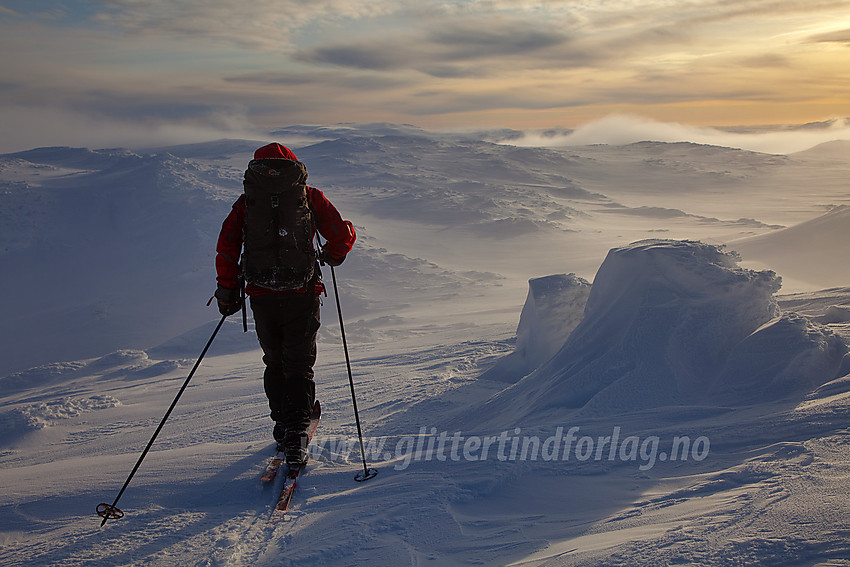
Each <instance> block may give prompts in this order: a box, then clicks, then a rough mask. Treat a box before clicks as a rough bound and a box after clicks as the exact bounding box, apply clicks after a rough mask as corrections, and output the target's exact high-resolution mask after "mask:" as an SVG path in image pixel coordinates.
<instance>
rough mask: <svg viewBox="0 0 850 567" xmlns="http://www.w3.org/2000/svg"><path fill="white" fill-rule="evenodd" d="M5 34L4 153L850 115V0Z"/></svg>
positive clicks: (291, 18)
mask: <svg viewBox="0 0 850 567" xmlns="http://www.w3.org/2000/svg"><path fill="white" fill-rule="evenodd" d="M0 48H2V51H0V53H2V59H0V151H14V150H18V149H25V148H30V147H35V146H39V145H87V146H99V147H106V146H116V145H125V146H133V145H139V144H145V143H151V142H183V141H195V140H198V141H200V140H208V139H211V138H218V137H223V136H227V137H248V136H251V137H261V138H262V137H263V136H262V133H263V132H265V131H268V130H271V129H274V128H277V127H282V126H287V125H293V124H333V123H340V122H356V123H365V122H393V123H403V124H414V125H417V126H420V127H423V128H427V129H437V130H441V129H442V130H445V129H465V128H476V129H480V128H514V129H519V130H529V129H546V128H553V127H561V128H577V127H583V126H586V125H588V124H594V123H596V122H597V121H600V120H609V121H610V120H611V117H612V116H614V117H616V116H625V117H630V118H629V120H631V122H630V123H631V124H632V125H633V124H634V123H635V121H637V122H638V123H643V124H661V125H669V124H678V125H686V126H689V127H695V128H700V127H732V126H735V127H740V126H754V125H777V124H804V123H809V122H822V121H828V120H830V119H836V118H844V117H848V116H850V0H806V1H805V2H801V1H799V0H678V1H676V0H645V1H638V0H572V1H559V0H551V1H529V0H445V1H430V0H274V1H269V0H255V1H253V2H250V3H246V2H243V1H236V0H204V1H201V0H179V1H175V0H100V1H91V2H83V1H77V0H67V1H63V0H56V1H41V0H0ZM845 131H846V129H845Z"/></svg>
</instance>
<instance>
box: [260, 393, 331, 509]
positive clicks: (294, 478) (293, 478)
mask: <svg viewBox="0 0 850 567" xmlns="http://www.w3.org/2000/svg"><path fill="white" fill-rule="evenodd" d="M321 415H322V408H321V406H320V405H319V402H318V400H317V401H316V404H315V405H314V406H313V414H312V415H311V416H310V427H309V428H308V429H307V443H308V444H309V443H310V441H312V440H313V435H314V434H315V433H316V429H317V428H318V427H319V418H320V417H321ZM272 460H274V459H272ZM269 466H271V463H269ZM281 466H282V462H281V463H280V464H278V465H277V468H278V470H279V469H280V467H281ZM306 466H307V464H306V463H305V464H303V465H299V466H295V467H292V466H289V465H287V473H286V478H285V479H284V482H283V488H281V490H280V496H278V498H277V503H276V504H275V507H274V510H272V515H271V517H270V518H269V522H270V523H275V522H277V521H278V520H279V519H281V518H282V517H283V516H284V515H286V511H287V509H289V504H290V502H291V501H292V494H293V493H294V492H295V487H296V485H297V484H298V475H300V474H301V473H302V472H303V471H304V469H305V468H306ZM275 475H277V471H275Z"/></svg>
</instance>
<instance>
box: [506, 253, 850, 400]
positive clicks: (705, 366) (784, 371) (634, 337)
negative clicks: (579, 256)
mask: <svg viewBox="0 0 850 567" xmlns="http://www.w3.org/2000/svg"><path fill="white" fill-rule="evenodd" d="M738 262H739V257H738V255H737V254H735V253H734V252H727V251H725V250H723V248H722V247H719V246H714V245H710V244H703V243H700V242H693V241H672V240H645V241H640V242H636V243H633V244H631V245H628V246H625V247H621V248H615V249H612V250H611V251H610V252H609V254H608V256H607V258H606V259H605V261H604V262H603V264H602V265H601V266H600V268H599V271H598V273H597V275H596V279H595V280H594V283H593V286H592V288H591V290H590V295H589V297H588V300H587V305H586V308H585V312H584V318H583V319H582V321H581V322H580V323H579V324H578V325H577V326H576V327H575V329H574V330H573V331H572V333H571V334H570V335H569V338H568V339H567V340H566V342H565V343H564V345H563V347H562V348H561V349H560V350H559V351H558V352H557V353H556V354H555V355H554V356H553V357H552V358H551V359H550V360H549V361H548V362H546V363H545V364H543V365H542V366H540V367H539V368H538V369H537V371H536V372H534V373H532V374H530V375H529V376H527V377H526V378H525V379H523V380H521V381H520V382H518V383H517V384H515V385H514V386H512V387H511V388H509V389H507V390H505V391H503V392H501V393H500V394H498V395H497V396H496V397H495V398H494V399H493V400H492V401H491V402H490V405H491V406H494V407H493V408H491V409H492V410H493V411H494V412H495V413H496V414H498V409H499V408H501V407H503V406H504V407H507V406H513V407H514V408H515V409H516V405H517V404H519V405H521V406H522V408H523V409H522V411H521V412H518V413H521V414H522V415H526V416H530V415H535V416H538V417H540V416H542V415H546V414H551V413H552V412H563V410H564V409H579V408H580V409H581V411H582V413H583V414H584V415H604V414H611V413H612V412H615V413H616V412H626V411H632V410H641V409H646V408H653V407H661V406H668V405H736V404H747V403H755V402H764V401H769V400H776V399H779V398H782V397H784V396H788V395H792V394H804V393H806V392H809V391H811V390H813V389H815V388H817V387H818V386H820V385H822V384H824V383H826V382H829V381H831V380H833V379H835V378H836V377H837V376H839V375H840V373H843V372H846V371H847V370H848V368H846V367H847V363H848V361H850V357H846V356H845V355H846V353H847V347H846V345H845V344H844V342H843V341H842V340H841V338H840V337H839V336H837V335H836V334H834V333H832V332H831V331H829V330H827V329H825V328H823V327H821V326H820V325H818V324H816V323H813V322H812V321H809V320H808V319H806V318H804V317H802V316H800V315H796V314H786V315H782V314H780V310H779V307H778V305H777V302H776V300H775V298H774V293H775V292H776V291H777V290H779V288H780V285H781V279H780V278H779V277H778V276H777V275H776V274H775V273H774V272H772V271H769V270H766V271H753V270H746V269H743V268H741V267H739V266H738ZM565 324H566V325H569V324H571V323H569V322H566V323H565ZM519 342H520V341H519V339H518V343H519ZM517 350H519V348H518V349H517Z"/></svg>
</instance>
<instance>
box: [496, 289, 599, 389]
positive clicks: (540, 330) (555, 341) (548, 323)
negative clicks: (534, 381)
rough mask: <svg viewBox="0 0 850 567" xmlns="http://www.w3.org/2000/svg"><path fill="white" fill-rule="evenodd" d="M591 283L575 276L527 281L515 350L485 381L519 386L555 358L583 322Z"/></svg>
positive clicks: (501, 360) (501, 361)
mask: <svg viewBox="0 0 850 567" xmlns="http://www.w3.org/2000/svg"><path fill="white" fill-rule="evenodd" d="M589 293H590V283H589V282H588V281H587V280H585V279H584V278H580V277H578V276H576V275H575V274H556V275H552V276H545V277H542V278H532V279H531V280H529V281H528V297H527V298H526V300H525V305H523V308H522V313H521V314H520V317H519V325H518V326H517V331H516V349H515V350H514V352H512V353H511V354H509V355H508V356H506V357H504V358H502V359H500V360H499V361H498V362H497V363H496V365H495V366H493V368H491V369H490V370H488V371H487V372H485V373H484V375H483V376H482V378H487V379H489V380H499V381H504V382H516V381H517V380H519V379H520V378H522V377H523V376H526V375H528V374H530V373H531V372H532V371H533V370H534V369H536V368H537V367H538V366H540V365H541V364H543V363H544V362H546V361H547V360H549V359H550V358H552V356H553V355H554V354H555V353H556V352H558V350H559V349H560V348H561V347H562V346H563V344H564V341H566V340H567V337H569V335H570V333H571V332H572V331H573V329H575V327H576V325H578V324H579V322H580V321H581V318H582V315H583V313H584V306H585V304H586V303H587V296H588V294H589Z"/></svg>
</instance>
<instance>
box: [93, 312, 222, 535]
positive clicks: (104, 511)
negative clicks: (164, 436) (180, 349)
mask: <svg viewBox="0 0 850 567" xmlns="http://www.w3.org/2000/svg"><path fill="white" fill-rule="evenodd" d="M225 319H227V315H224V316H222V318H221V321H219V322H218V325H217V326H216V328H215V331H213V334H212V336H211V337H210V340H208V341H207V345H206V346H205V347H204V350H203V351H201V356H199V357H198V360H197V361H196V362H195V366H193V367H192V371H191V372H189V376H187V377H186V381H185V382H183V387H182V388H180V391H179V392H177V396H176V397H175V398H174V401H173V402H171V407H169V408H168V411H167V412H165V415H164V416H163V417H162V421H160V422H159V427H157V428H156V431H154V433H153V436H152V437H151V439H150V441H148V446H147V447H145V450H144V451H142V454H141V456H140V457H139V460H138V461H136V466H134V467H133V470H132V471H131V472H130V476H128V477H127V480H126V481H124V486H122V487H121V490H120V491H119V492H118V496H116V497H115V501H114V502H112V504H107V503H105V502H101V503H100V504H98V505H97V515H98V516H100V517H101V518H103V521H102V522H101V523H100V526H101V527H103V526H104V524H106V521H107V520H109V519H115V520H119V519H121V518H123V517H124V512H122V511H121V510H120V509H118V508H117V507H116V505H117V504H118V500H120V499H121V495H122V494H124V491H125V490H127V487H128V486H129V485H130V481H131V480H133V476H134V475H135V474H136V471H138V470H139V467H140V466H141V464H142V461H144V460H145V457H146V456H147V454H148V451H150V449H151V446H152V445H153V442H154V440H155V439H156V437H157V435H159V432H160V431H162V428H163V426H164V425H165V422H166V421H168V417H169V416H170V415H171V412H172V411H173V410H174V407H175V406H176V405H177V401H178V400H179V399H180V396H182V395H183V392H184V391H185V390H186V388H187V387H188V386H189V380H191V379H192V376H194V375H195V371H196V370H197V369H198V366H200V365H201V360H203V358H204V355H205V354H207V350H208V349H209V348H210V345H211V344H212V342H213V339H215V336H216V335H217V334H218V330H219V329H221V325H222V324H223V323H224V320H225Z"/></svg>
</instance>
